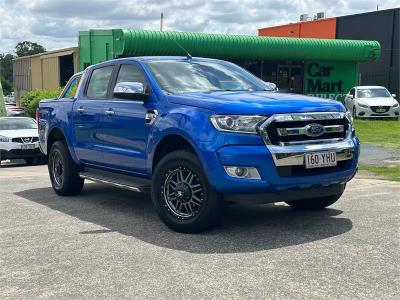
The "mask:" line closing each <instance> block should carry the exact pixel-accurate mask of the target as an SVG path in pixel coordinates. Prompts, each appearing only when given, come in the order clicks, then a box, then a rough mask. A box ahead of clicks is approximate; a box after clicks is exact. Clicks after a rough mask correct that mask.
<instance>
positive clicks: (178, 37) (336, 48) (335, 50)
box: [112, 29, 381, 61]
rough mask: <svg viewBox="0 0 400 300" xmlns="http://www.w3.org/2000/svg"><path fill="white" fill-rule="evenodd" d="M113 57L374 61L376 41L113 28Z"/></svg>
mask: <svg viewBox="0 0 400 300" xmlns="http://www.w3.org/2000/svg"><path fill="white" fill-rule="evenodd" d="M112 36H113V44H114V45H113V46H114V47H113V54H114V57H122V56H144V55H164V56H165V55H185V51H184V50H183V49H182V47H183V48H185V49H186V50H187V51H188V52H189V53H190V54H191V55H192V56H199V57H212V58H221V59H231V60H235V59H258V60H329V61H373V60H376V59H378V58H379V57H380V54H381V47H380V44H379V42H377V41H361V40H333V39H305V38H285V37H261V36H253V35H228V34H208V33H193V32H168V31H164V32H160V31H148V30H134V29H114V30H112Z"/></svg>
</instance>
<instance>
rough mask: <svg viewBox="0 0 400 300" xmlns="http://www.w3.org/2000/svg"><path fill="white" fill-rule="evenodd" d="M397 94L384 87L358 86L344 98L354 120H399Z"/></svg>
mask: <svg viewBox="0 0 400 300" xmlns="http://www.w3.org/2000/svg"><path fill="white" fill-rule="evenodd" d="M395 97H396V95H395V94H390V93H389V91H388V90H387V89H386V88H384V87H382V86H356V87H353V88H352V89H351V90H350V92H349V93H348V94H347V95H346V96H345V98H344V104H345V106H346V108H347V109H348V111H350V112H351V113H352V114H353V118H395V119H399V115H400V107H399V102H397V100H396V99H395Z"/></svg>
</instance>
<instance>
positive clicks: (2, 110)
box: [0, 81, 7, 117]
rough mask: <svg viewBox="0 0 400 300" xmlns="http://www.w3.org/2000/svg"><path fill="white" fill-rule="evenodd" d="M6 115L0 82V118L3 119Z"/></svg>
mask: <svg viewBox="0 0 400 300" xmlns="http://www.w3.org/2000/svg"><path fill="white" fill-rule="evenodd" d="M6 115H7V113H6V106H5V104H4V97H3V88H2V86H1V81H0V117H5V116H6Z"/></svg>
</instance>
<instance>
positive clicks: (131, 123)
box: [102, 62, 154, 174]
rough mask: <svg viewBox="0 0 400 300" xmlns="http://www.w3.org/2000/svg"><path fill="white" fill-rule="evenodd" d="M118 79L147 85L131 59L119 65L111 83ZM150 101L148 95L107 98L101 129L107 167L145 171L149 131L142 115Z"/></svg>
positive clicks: (132, 171) (129, 170)
mask: <svg viewBox="0 0 400 300" xmlns="http://www.w3.org/2000/svg"><path fill="white" fill-rule="evenodd" d="M119 82H141V83H142V84H143V86H144V87H145V90H147V89H148V87H149V86H148V83H147V79H146V77H145V75H144V73H143V71H142V69H141V67H140V66H139V65H138V64H136V63H134V62H132V63H129V64H128V63H126V64H121V65H120V68H119V71H118V75H117V77H116V82H115V84H116V83H119ZM115 84H113V87H114V86H115ZM113 87H112V89H113ZM153 103H154V102H153V101H152V99H151V95H150V97H149V98H148V100H147V101H141V100H134V99H117V98H113V99H112V101H110V102H109V107H108V111H109V112H110V114H109V115H107V116H106V117H105V119H104V122H103V132H102V140H103V147H104V148H105V151H104V152H103V153H104V161H105V163H106V164H107V167H109V168H113V169H116V170H121V171H125V172H131V173H135V174H145V169H146V158H147V157H146V147H147V139H148V134H149V126H148V125H146V124H145V117H146V113H147V111H148V110H149V109H151V107H152V105H153Z"/></svg>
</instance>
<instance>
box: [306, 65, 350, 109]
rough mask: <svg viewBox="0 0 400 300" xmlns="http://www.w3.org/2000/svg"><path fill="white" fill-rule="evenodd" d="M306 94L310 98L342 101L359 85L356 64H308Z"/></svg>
mask: <svg viewBox="0 0 400 300" xmlns="http://www.w3.org/2000/svg"><path fill="white" fill-rule="evenodd" d="M305 67H306V69H305V71H306V72H305V73H306V74H305V80H304V93H305V94H307V95H310V96H315V97H322V98H330V99H335V100H339V101H342V100H343V99H344V96H345V95H346V94H347V93H348V91H349V90H350V89H351V88H352V87H353V86H355V85H357V81H358V80H357V79H358V64H357V63H356V62H307V63H306V66H305Z"/></svg>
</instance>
